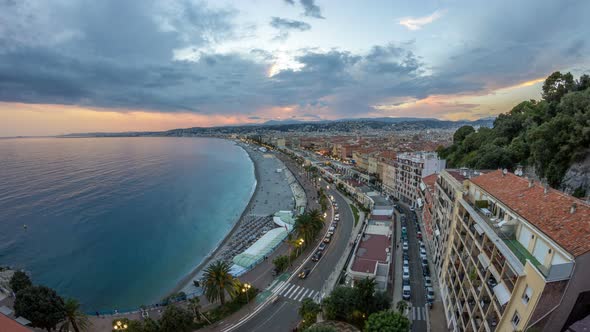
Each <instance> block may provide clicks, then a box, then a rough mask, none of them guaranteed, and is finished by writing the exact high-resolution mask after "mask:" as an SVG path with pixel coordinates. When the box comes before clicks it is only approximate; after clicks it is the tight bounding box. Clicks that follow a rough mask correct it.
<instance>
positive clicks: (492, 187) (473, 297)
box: [433, 170, 590, 331]
mask: <svg viewBox="0 0 590 332" xmlns="http://www.w3.org/2000/svg"><path fill="white" fill-rule="evenodd" d="M435 188H436V189H435V195H434V201H435V202H434V207H435V208H434V217H433V227H434V229H435V231H434V233H435V236H434V238H435V240H434V241H435V242H436V241H437V238H438V242H439V245H438V249H437V250H439V253H438V254H439V255H440V257H439V258H438V266H437V270H438V271H437V272H438V274H439V276H440V278H439V280H440V290H441V297H442V300H443V304H444V308H445V314H446V318H447V323H448V328H449V329H450V330H452V331H526V330H528V329H531V328H534V330H535V331H561V330H564V329H566V328H567V327H568V326H569V325H571V324H573V323H574V322H576V321H578V320H580V319H582V318H584V317H586V316H587V315H588V314H590V278H589V276H590V206H589V205H588V204H587V203H585V202H583V201H581V200H579V199H576V198H574V197H571V196H568V195H565V194H563V193H561V192H559V191H556V190H553V189H550V188H547V187H545V186H542V185H541V184H539V183H537V182H534V181H529V180H527V179H525V178H521V177H518V176H516V175H514V174H511V173H508V172H506V171H501V170H497V171H492V172H489V173H487V174H483V175H479V176H474V177H470V176H469V174H467V172H462V171H443V172H442V173H441V174H440V176H439V178H438V179H437V182H436V184H435ZM437 233H438V235H437Z"/></svg>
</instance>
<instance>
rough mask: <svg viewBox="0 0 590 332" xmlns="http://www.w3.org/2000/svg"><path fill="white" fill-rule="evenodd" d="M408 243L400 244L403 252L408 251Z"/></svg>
mask: <svg viewBox="0 0 590 332" xmlns="http://www.w3.org/2000/svg"><path fill="white" fill-rule="evenodd" d="M408 248H409V247H408V241H404V243H403V244H402V249H403V250H408Z"/></svg>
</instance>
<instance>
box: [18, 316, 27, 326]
mask: <svg viewBox="0 0 590 332" xmlns="http://www.w3.org/2000/svg"><path fill="white" fill-rule="evenodd" d="M15 321H17V322H19V323H20V325H25V326H26V325H29V324H31V321H30V320H28V319H26V318H24V317H17V318H16V319H15Z"/></svg>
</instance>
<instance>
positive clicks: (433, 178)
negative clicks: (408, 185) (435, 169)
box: [422, 173, 438, 188]
mask: <svg viewBox="0 0 590 332" xmlns="http://www.w3.org/2000/svg"><path fill="white" fill-rule="evenodd" d="M436 179H438V174H437V173H434V174H430V175H428V176H425V177H423V178H422V182H424V184H425V185H427V186H428V187H430V188H434V183H435V182H436Z"/></svg>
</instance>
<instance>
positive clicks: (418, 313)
mask: <svg viewBox="0 0 590 332" xmlns="http://www.w3.org/2000/svg"><path fill="white" fill-rule="evenodd" d="M410 319H411V320H426V308H425V307H412V314H411V317H410Z"/></svg>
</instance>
